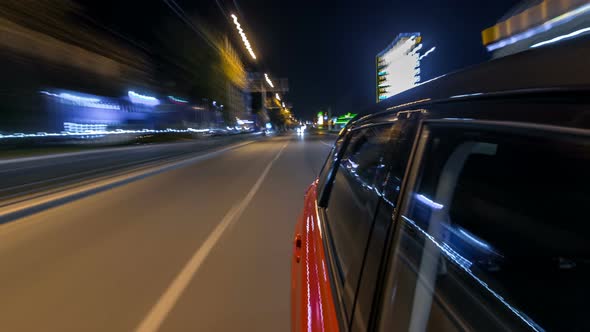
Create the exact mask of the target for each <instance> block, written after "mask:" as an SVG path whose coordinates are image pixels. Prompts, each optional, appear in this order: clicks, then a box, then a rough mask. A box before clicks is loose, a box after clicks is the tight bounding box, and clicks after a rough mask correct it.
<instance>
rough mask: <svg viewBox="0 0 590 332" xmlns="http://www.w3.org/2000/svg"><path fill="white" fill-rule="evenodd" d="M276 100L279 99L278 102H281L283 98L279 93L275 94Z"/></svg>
mask: <svg viewBox="0 0 590 332" xmlns="http://www.w3.org/2000/svg"><path fill="white" fill-rule="evenodd" d="M275 98H277V100H278V101H281V96H279V94H278V93H275Z"/></svg>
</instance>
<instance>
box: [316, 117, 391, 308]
mask: <svg viewBox="0 0 590 332" xmlns="http://www.w3.org/2000/svg"><path fill="white" fill-rule="evenodd" d="M391 128H392V126H391V125H389V124H388V125H385V126H374V127H369V128H365V129H359V130H355V131H353V132H352V135H351V137H350V140H349V142H348V143H347V146H346V149H345V152H344V153H343V155H342V158H341V160H340V162H339V164H338V169H337V170H336V174H335V176H334V180H333V184H332V189H331V192H330V198H329V201H328V205H327V210H326V216H327V223H328V228H329V230H330V235H331V237H330V238H331V243H332V244H333V247H334V251H335V256H336V265H337V270H338V275H339V280H340V281H341V285H342V290H343V294H342V296H343V299H344V302H345V303H344V306H345V308H346V310H347V313H348V314H349V315H350V312H351V309H352V303H353V301H354V296H355V292H356V286H357V282H358V276H359V274H360V268H361V266H362V262H363V257H364V253H365V247H366V245H367V240H368V236H369V232H370V228H371V223H372V221H373V216H374V211H375V208H376V204H377V202H378V199H379V196H378V194H377V193H378V191H379V188H381V187H382V182H383V177H384V175H385V164H384V157H385V147H386V145H387V143H388V142H389V137H390V133H391Z"/></svg>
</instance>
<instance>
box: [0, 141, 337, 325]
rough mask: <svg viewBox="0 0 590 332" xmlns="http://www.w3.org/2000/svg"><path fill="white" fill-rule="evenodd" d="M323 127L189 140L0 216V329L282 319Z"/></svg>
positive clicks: (324, 145) (323, 148) (321, 152)
mask: <svg viewBox="0 0 590 332" xmlns="http://www.w3.org/2000/svg"><path fill="white" fill-rule="evenodd" d="M332 140H333V138H331V137H327V136H321V137H314V136H308V137H304V138H301V137H299V136H294V135H293V136H281V137H274V138H267V139H261V140H257V141H254V142H249V143H248V142H247V143H242V144H241V145H239V146H235V145H234V146H231V147H227V146H226V147H224V148H223V150H221V151H218V150H219V148H218V150H215V149H213V150H211V149H209V150H206V151H203V152H195V153H193V154H192V156H198V157H193V158H192V159H189V160H188V161H185V162H183V163H181V164H177V165H175V166H174V167H167V168H163V169H161V170H159V171H158V172H154V174H147V175H143V176H140V177H137V178H131V180H129V181H127V182H121V183H119V184H118V185H114V186H111V187H107V188H106V189H103V190H99V191H96V192H93V193H92V194H88V195H85V196H80V197H79V198H77V199H72V200H69V201H65V202H61V203H58V204H53V205H51V206H50V207H49V208H45V209H40V210H33V211H32V212H31V213H28V214H27V213H25V214H24V215H22V216H20V217H19V218H18V219H16V220H10V221H9V222H5V223H4V224H2V225H0V266H1V268H0V294H2V296H0V328H1V330H3V331H60V332H61V331H76V332H78V331H141V332H148V331H287V330H289V319H290V316H289V315H290V314H289V313H290V311H289V292H290V259H291V246H292V237H293V233H292V232H293V228H294V224H295V221H296V218H297V216H298V215H299V213H300V211H301V207H302V201H303V195H304V192H305V189H306V188H307V186H308V185H309V183H310V182H311V181H312V180H313V179H314V177H315V176H316V175H317V173H318V171H319V168H320V167H321V165H322V163H323V161H324V159H325V157H326V155H327V153H328V151H329V149H330V148H329V144H330V143H331V141H332ZM24 172H26V169H25V170H24ZM37 172H43V168H40V169H37ZM89 185H91V184H89ZM25 203H26V202H23V203H19V204H25Z"/></svg>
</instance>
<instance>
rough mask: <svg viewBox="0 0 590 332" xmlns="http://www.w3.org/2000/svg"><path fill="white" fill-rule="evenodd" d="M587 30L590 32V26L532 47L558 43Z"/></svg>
mask: <svg viewBox="0 0 590 332" xmlns="http://www.w3.org/2000/svg"><path fill="white" fill-rule="evenodd" d="M586 32H590V27H587V28H584V29H580V30H576V31H574V32H571V33H568V34H567V35H561V36H558V37H555V38H552V39H549V40H546V41H544V42H540V43H536V44H534V45H533V46H531V48H536V47H539V46H543V45H547V44H553V43H557V42H559V41H562V40H564V39H571V38H575V37H577V36H579V35H581V34H583V33H586Z"/></svg>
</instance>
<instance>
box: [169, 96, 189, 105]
mask: <svg viewBox="0 0 590 332" xmlns="http://www.w3.org/2000/svg"><path fill="white" fill-rule="evenodd" d="M168 99H170V100H172V101H173V102H175V103H180V104H186V103H188V101H187V100H184V99H180V98H176V97H174V96H168Z"/></svg>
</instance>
